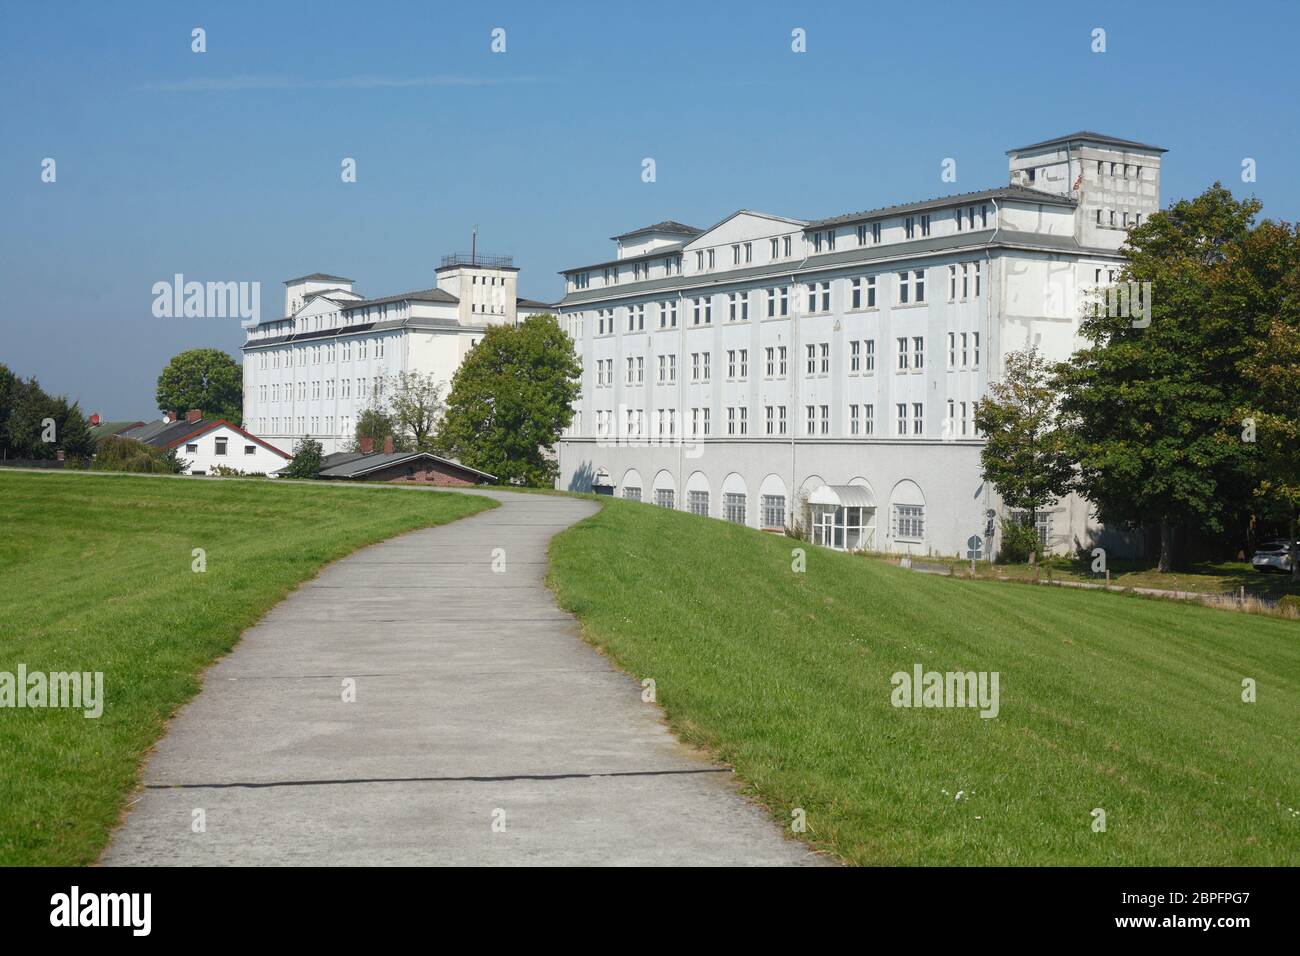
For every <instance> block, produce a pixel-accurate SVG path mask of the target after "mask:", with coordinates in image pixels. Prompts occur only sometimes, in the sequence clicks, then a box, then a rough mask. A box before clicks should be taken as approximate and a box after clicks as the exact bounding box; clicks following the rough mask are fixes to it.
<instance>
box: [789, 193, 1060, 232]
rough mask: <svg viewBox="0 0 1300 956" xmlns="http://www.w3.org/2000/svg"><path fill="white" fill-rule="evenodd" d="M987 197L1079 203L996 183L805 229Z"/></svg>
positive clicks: (820, 221)
mask: <svg viewBox="0 0 1300 956" xmlns="http://www.w3.org/2000/svg"><path fill="white" fill-rule="evenodd" d="M985 199H1019V200H1023V201H1026V202H1045V203H1053V204H1055V205H1058V206H1075V205H1078V203H1077V202H1076V201H1075V200H1074V199H1071V198H1070V197H1069V196H1062V195H1059V194H1058V193H1048V192H1043V191H1042V190H1041V189H1030V188H1029V187H1028V186H995V187H994V188H992V189H981V190H979V191H978V192H973V193H956V194H954V195H952V196H936V197H935V198H934V199H922V200H920V201H919V202H909V203H902V204H901V205H897V206H883V207H881V208H880V209H864V210H863V211H862V212H850V213H845V214H844V215H842V216H832V217H830V218H829V219H818V220H816V221H815V222H811V223H809V224H808V225H807V226H806V227H805V228H804V231H805V232H806V231H809V230H813V229H818V228H820V227H823V226H835V225H839V224H840V223H845V222H856V221H859V220H862V219H883V218H884V217H886V216H896V215H899V214H901V213H908V212H920V211H922V210H925V209H942V208H943V207H945V206H960V205H963V204H965V203H971V202H980V201H981V200H985Z"/></svg>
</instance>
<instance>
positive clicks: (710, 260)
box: [708, 249, 715, 269]
mask: <svg viewBox="0 0 1300 956" xmlns="http://www.w3.org/2000/svg"><path fill="white" fill-rule="evenodd" d="M714 251H715V250H713V249H710V250H709V252H708V260H709V268H710V269H712V268H713V265H714V262H713V254H714Z"/></svg>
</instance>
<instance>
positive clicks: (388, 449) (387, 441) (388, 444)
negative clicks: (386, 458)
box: [384, 435, 393, 455]
mask: <svg viewBox="0 0 1300 956" xmlns="http://www.w3.org/2000/svg"><path fill="white" fill-rule="evenodd" d="M392 453H393V436H392V435H388V436H387V437H385V438H384V454H385V455H391V454H392Z"/></svg>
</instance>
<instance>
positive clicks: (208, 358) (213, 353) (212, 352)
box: [157, 349, 244, 425]
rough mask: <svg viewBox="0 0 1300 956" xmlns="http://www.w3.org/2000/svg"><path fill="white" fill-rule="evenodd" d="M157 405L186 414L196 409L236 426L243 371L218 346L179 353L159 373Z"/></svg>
mask: <svg viewBox="0 0 1300 956" xmlns="http://www.w3.org/2000/svg"><path fill="white" fill-rule="evenodd" d="M157 399H158V408H159V409H160V410H162V411H174V412H177V413H179V414H182V415H183V414H185V412H186V411H187V410H188V409H191V408H198V409H201V410H202V411H203V414H204V415H205V416H208V417H212V418H224V419H226V421H228V422H231V423H232V424H235V425H240V424H242V423H243V418H244V412H243V409H244V373H243V372H242V371H241V369H240V367H239V363H237V362H236V361H235V360H234V359H233V358H231V357H230V356H229V355H227V354H226V353H225V352H223V351H221V350H220V349H190V350H189V351H187V352H181V353H180V354H179V355H177V356H176V357H175V358H173V359H172V360H171V361H170V362H168V363H167V367H166V368H164V369H163V370H162V374H161V375H159V376H158V391H157Z"/></svg>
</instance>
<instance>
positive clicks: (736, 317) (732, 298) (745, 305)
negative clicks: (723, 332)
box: [727, 292, 749, 322]
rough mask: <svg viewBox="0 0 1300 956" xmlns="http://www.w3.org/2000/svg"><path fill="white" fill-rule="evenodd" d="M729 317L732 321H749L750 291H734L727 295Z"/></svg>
mask: <svg viewBox="0 0 1300 956" xmlns="http://www.w3.org/2000/svg"><path fill="white" fill-rule="evenodd" d="M727 319H728V320H729V321H731V322H748V321H749V293H748V292H732V293H731V294H730V295H728V296H727Z"/></svg>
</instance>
